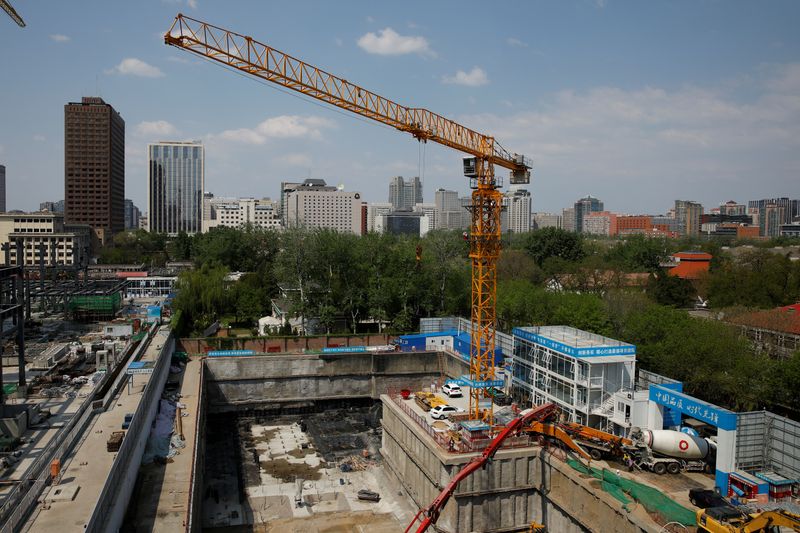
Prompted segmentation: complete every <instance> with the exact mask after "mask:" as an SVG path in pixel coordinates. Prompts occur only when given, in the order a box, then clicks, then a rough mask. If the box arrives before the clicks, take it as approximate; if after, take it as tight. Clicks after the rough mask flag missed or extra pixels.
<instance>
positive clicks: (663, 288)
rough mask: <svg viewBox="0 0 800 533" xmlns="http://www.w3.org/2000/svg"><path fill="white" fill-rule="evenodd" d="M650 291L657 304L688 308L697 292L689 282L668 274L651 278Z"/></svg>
mask: <svg viewBox="0 0 800 533" xmlns="http://www.w3.org/2000/svg"><path fill="white" fill-rule="evenodd" d="M648 291H649V292H650V294H652V296H653V298H654V299H655V301H656V302H658V303H660V304H661V305H667V306H670V307H688V306H690V305H691V304H692V302H693V301H694V298H695V290H694V287H692V283H691V282H690V281H689V280H686V279H682V278H679V277H678V276H670V275H668V274H666V273H661V274H658V275H656V276H651V277H650V282H649V283H648Z"/></svg>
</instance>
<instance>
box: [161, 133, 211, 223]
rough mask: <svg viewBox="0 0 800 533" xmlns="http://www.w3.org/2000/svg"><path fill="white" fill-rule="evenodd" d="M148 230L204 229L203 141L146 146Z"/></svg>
mask: <svg viewBox="0 0 800 533" xmlns="http://www.w3.org/2000/svg"><path fill="white" fill-rule="evenodd" d="M147 155H148V167H149V171H150V180H149V185H150V189H149V205H150V207H149V209H148V213H149V221H148V227H149V230H150V231H151V232H153V233H167V234H169V235H177V234H178V233H180V232H186V233H189V234H193V233H200V232H201V231H202V229H203V190H204V186H205V150H204V148H203V145H202V143H200V142H198V141H193V142H159V143H154V144H149V145H148V146H147Z"/></svg>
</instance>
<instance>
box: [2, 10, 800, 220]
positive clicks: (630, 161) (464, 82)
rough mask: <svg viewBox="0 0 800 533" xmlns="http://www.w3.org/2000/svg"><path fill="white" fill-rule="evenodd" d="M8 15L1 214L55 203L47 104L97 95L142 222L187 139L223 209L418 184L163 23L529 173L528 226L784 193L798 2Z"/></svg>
mask: <svg viewBox="0 0 800 533" xmlns="http://www.w3.org/2000/svg"><path fill="white" fill-rule="evenodd" d="M11 2H12V4H13V5H14V6H15V7H16V9H17V11H18V12H19V14H20V15H21V16H22V17H23V18H24V19H25V21H26V22H27V24H28V25H27V27H26V28H19V27H17V26H16V25H15V24H14V23H13V22H12V21H11V19H9V18H8V17H6V16H5V14H4V13H0V72H2V79H0V91H1V92H0V95H2V98H0V164H5V165H6V167H7V176H8V177H7V182H8V183H7V190H8V206H9V209H13V208H18V209H26V210H28V209H34V208H36V207H38V204H39V202H41V201H45V200H58V199H61V198H63V190H64V189H63V181H64V174H63V120H64V119H63V106H64V104H65V103H67V102H70V101H79V100H80V98H81V96H89V95H96V94H99V95H100V96H102V97H103V98H104V99H105V100H106V101H107V102H108V103H110V104H112V105H113V106H114V107H115V108H116V109H117V110H118V111H119V112H120V113H121V114H122V116H123V118H124V119H125V122H126V197H128V198H132V199H133V200H134V202H135V203H136V204H137V205H139V206H140V208H142V209H143V210H146V203H147V199H146V196H147V175H146V164H145V163H146V161H145V146H146V144H147V143H148V142H153V141H158V140H186V139H200V140H203V141H204V143H205V144H206V189H207V190H209V191H211V192H213V193H215V194H216V195H218V196H257V197H261V196H270V197H273V198H275V197H276V196H277V194H278V189H279V182H280V181H281V180H291V179H296V178H305V177H314V178H323V179H326V180H327V181H328V182H329V183H332V184H339V183H343V184H344V185H345V187H346V188H347V189H349V190H358V191H360V192H362V193H363V195H364V197H365V198H366V199H367V200H368V201H386V198H387V195H388V181H389V178H390V177H391V176H395V175H403V176H406V177H410V176H414V175H417V174H418V173H420V169H421V164H420V159H421V155H422V154H421V149H420V146H419V144H418V143H417V142H416V141H415V140H413V139H412V138H411V137H410V136H408V135H407V134H403V133H400V132H396V131H394V130H391V129H388V128H386V127H383V126H379V125H375V124H372V123H370V122H369V121H366V120H365V119H361V120H358V119H356V118H354V117H352V116H349V115H348V114H347V113H345V112H337V110H335V109H334V108H330V107H328V106H326V105H324V104H317V103H312V102H309V101H307V100H303V99H301V98H296V97H292V96H289V95H287V94H285V93H282V92H280V91H278V90H276V89H274V88H273V87H270V86H265V85H262V84H259V83H257V82H254V81H252V80H249V79H247V78H246V77H243V76H237V75H235V74H234V73H232V72H229V71H226V70H225V69H223V68H221V67H218V66H215V65H212V64H210V63H208V62H205V61H202V60H200V59H199V58H196V57H195V56H193V55H191V54H189V53H187V52H184V51H182V50H178V49H176V48H172V47H168V46H166V45H164V44H163V39H162V35H163V33H164V32H165V31H166V30H167V29H168V28H169V26H170V24H171V22H172V19H173V17H174V16H175V14H176V13H177V12H179V11H180V12H183V13H185V14H187V15H190V16H193V17H197V18H199V19H201V20H205V21H208V22H211V23H214V24H216V25H219V26H222V27H226V28H228V29H231V30H234V31H237V32H239V33H244V34H248V35H251V36H253V37H254V38H256V39H258V40H260V41H262V42H265V43H267V44H269V45H271V46H274V47H275V48H277V49H279V50H282V51H285V52H287V53H290V54H292V55H294V56H295V57H298V58H300V59H303V60H306V61H308V62H310V63H312V64H314V65H317V66H319V67H322V68H324V69H326V70H328V71H330V72H332V73H335V74H337V75H339V76H341V77H343V78H346V79H348V80H350V81H352V82H355V83H358V84H360V85H362V86H364V87H366V88H368V89H370V90H373V91H375V92H377V93H378V94H381V95H383V96H386V97H389V98H391V99H393V100H395V101H397V102H399V103H401V104H404V105H408V106H418V107H425V108H428V109H431V110H433V111H435V112H437V113H440V114H443V115H445V116H447V117H449V118H452V119H454V120H457V121H459V122H461V123H463V124H465V125H467V126H469V127H472V128H473V129H476V130H478V131H480V132H482V133H486V134H492V135H495V137H496V138H497V140H498V141H499V142H500V143H501V144H502V145H503V146H504V147H506V148H507V149H509V150H511V151H515V152H521V153H525V154H526V155H528V156H530V157H532V158H533V161H534V171H533V172H534V179H533V182H532V184H531V185H530V186H529V189H530V190H531V191H532V194H533V197H534V199H533V202H534V210H536V211H550V212H560V210H561V208H563V207H566V206H568V205H571V204H572V203H573V202H574V201H575V200H576V199H577V198H579V197H581V196H584V195H586V194H590V193H591V194H592V195H594V196H597V197H599V198H601V199H602V200H604V201H605V204H606V208H607V209H611V210H614V211H618V212H628V213H641V212H649V213H660V212H665V211H666V210H667V209H669V207H670V206H671V205H672V204H673V201H674V200H675V199H676V198H681V199H693V200H698V201H701V202H702V203H703V204H704V205H706V206H707V207H712V206H715V205H718V204H719V203H720V202H723V201H726V200H729V199H734V200H737V201H740V202H744V201H746V200H748V199H755V198H762V197H771V196H792V197H800V31H798V30H797V28H798V27H799V26H800V3H798V2H793V1H784V2H782V1H772V2H721V1H720V2H718V1H697V2H680V1H677V2H633V1H631V2H622V1H615V0H605V1H593V0H576V1H571V2H568V1H564V2H495V3H492V4H487V3H486V2H455V1H438V2H431V1H427V2H424V1H423V2H416V1H404V2H393V3H388V2H322V1H320V2H304V1H293V2H280V3H278V2H265V1H238V0H226V1H222V0H214V1H212V0H142V1H136V2H127V1H122V0H102V1H100V0H97V1H94V0H85V1H72V2H68V1H60V2H56V1H34V0H11ZM460 157H461V154H459V153H457V152H455V151H452V150H450V149H446V148H442V147H439V146H436V145H433V144H429V145H427V146H426V147H425V150H424V194H425V198H426V200H428V201H432V200H433V191H434V190H435V189H436V188H439V187H444V188H448V189H455V190H458V191H460V192H462V193H464V194H465V193H466V192H467V190H468V187H467V182H466V179H465V178H464V177H463V176H461V173H460Z"/></svg>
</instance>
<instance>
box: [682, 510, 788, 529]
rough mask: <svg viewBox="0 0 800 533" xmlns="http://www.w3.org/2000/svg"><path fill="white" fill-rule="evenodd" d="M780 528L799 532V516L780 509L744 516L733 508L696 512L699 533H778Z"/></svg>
mask: <svg viewBox="0 0 800 533" xmlns="http://www.w3.org/2000/svg"><path fill="white" fill-rule="evenodd" d="M781 528H788V529H793V530H794V531H800V515H796V514H794V513H790V512H788V511H784V510H780V509H778V510H775V511H764V512H762V513H753V514H745V513H742V512H740V511H737V510H736V509H735V508H733V507H712V508H710V509H701V510H699V511H697V531H698V532H700V533H779V532H780V531H782V530H781ZM785 530H786V529H783V531H785Z"/></svg>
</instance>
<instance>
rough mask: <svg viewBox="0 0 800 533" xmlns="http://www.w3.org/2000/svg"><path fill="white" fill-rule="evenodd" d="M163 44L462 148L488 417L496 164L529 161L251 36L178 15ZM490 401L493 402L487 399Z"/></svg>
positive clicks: (481, 406)
mask: <svg viewBox="0 0 800 533" xmlns="http://www.w3.org/2000/svg"><path fill="white" fill-rule="evenodd" d="M164 42H165V43H166V44H168V45H171V46H176V47H178V48H181V49H183V50H187V51H189V52H194V53H195V54H198V55H200V56H202V57H204V58H207V59H210V60H213V61H216V62H218V63H221V64H223V65H226V66H228V67H231V68H234V69H236V70H239V71H241V72H244V73H246V74H249V75H251V76H255V77H257V78H261V79H262V80H266V81H269V82H272V83H275V84H277V85H281V86H283V87H286V88H288V89H292V90H293V91H297V92H299V93H302V94H305V95H307V96H310V97H312V98H316V99H318V100H321V101H323V102H327V103H329V104H331V105H334V106H336V107H339V108H342V109H346V110H348V111H351V112H353V113H355V114H357V115H361V116H363V117H367V118H370V119H372V120H376V121H378V122H381V123H383V124H387V125H389V126H392V127H393V128H396V129H398V130H400V131H404V132H407V133H410V134H411V135H413V136H414V137H415V138H416V139H418V140H419V141H420V142H427V141H433V142H436V143H438V144H442V145H444V146H449V147H450V148H454V149H456V150H460V151H462V152H464V153H466V154H469V155H470V156H472V157H469V158H464V174H465V176H467V177H469V178H470V187H471V188H472V189H473V192H472V205H471V210H472V225H471V231H470V254H469V255H470V259H471V261H472V317H471V318H472V331H471V335H472V346H471V351H470V379H471V380H472V382H473V383H474V384H476V386H474V387H472V388H471V389H470V406H469V412H470V418H471V419H480V418H484V419H486V418H488V419H491V415H492V405H493V404H492V402H491V398H489V396H488V395H487V391H486V389H487V388H488V387H490V386H491V381H492V380H494V350H495V323H496V321H495V316H496V315H495V313H496V302H497V260H498V256H499V254H500V231H501V230H500V213H501V210H502V195H501V193H500V191H499V190H498V188H499V187H500V186H502V183H501V180H498V179H495V175H494V167H495V165H498V166H501V167H504V168H507V169H509V170H510V171H511V177H510V181H511V183H512V184H524V183H528V182H529V181H530V164H529V163H528V161H527V160H526V158H525V157H524V156H522V155H519V154H511V153H509V152H507V151H506V150H505V149H504V148H503V147H502V146H500V145H499V144H498V143H497V142H496V141H495V140H494V137H490V136H487V135H483V134H481V133H478V132H476V131H473V130H471V129H469V128H467V127H465V126H462V125H461V124H458V123H456V122H454V121H452V120H449V119H447V118H445V117H443V116H441V115H438V114H436V113H434V112H432V111H428V110H427V109H421V108H411V107H405V106H402V105H400V104H397V103H395V102H393V101H392V100H389V99H387V98H384V97H382V96H380V95H378V94H376V93H373V92H371V91H368V90H366V89H364V88H362V87H359V86H358V85H355V84H353V83H350V82H349V81H347V80H345V79H342V78H339V77H338V76H334V75H333V74H330V73H328V72H325V71H324V70H321V69H319V68H317V67H315V66H313V65H309V64H308V63H305V62H304V61H301V60H299V59H296V58H294V57H292V56H290V55H287V54H285V53H283V52H281V51H279V50H276V49H274V48H272V47H270V46H268V45H266V44H262V43H260V42H258V41H256V40H254V39H253V38H252V37H248V36H245V35H241V34H238V33H234V32H231V31H228V30H225V29H223V28H219V27H217V26H213V25H211V24H208V23H205V22H202V21H199V20H196V19H192V18H189V17H186V16H184V15H182V14H179V15H178V16H177V17H175V21H174V22H173V24H172V27H171V28H170V30H169V31H168V32H167V33H166V34H165V35H164ZM486 400H488V401H486Z"/></svg>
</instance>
